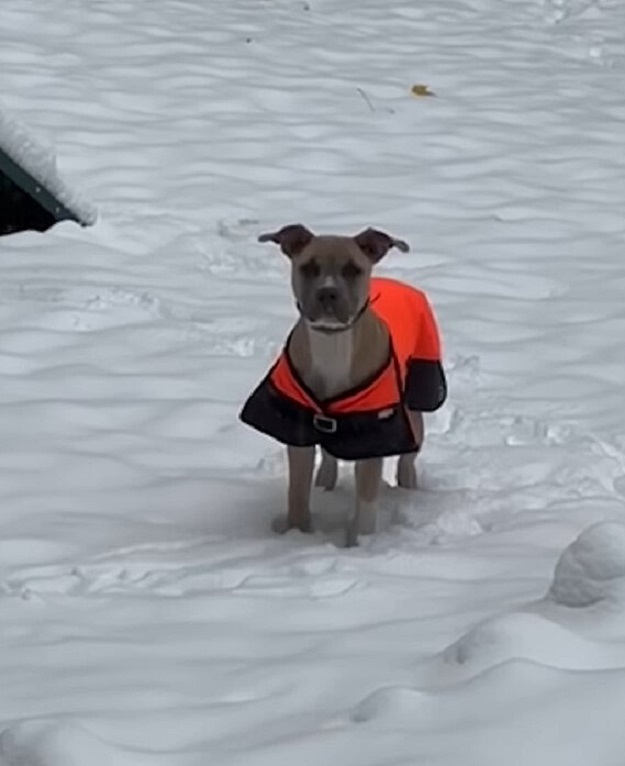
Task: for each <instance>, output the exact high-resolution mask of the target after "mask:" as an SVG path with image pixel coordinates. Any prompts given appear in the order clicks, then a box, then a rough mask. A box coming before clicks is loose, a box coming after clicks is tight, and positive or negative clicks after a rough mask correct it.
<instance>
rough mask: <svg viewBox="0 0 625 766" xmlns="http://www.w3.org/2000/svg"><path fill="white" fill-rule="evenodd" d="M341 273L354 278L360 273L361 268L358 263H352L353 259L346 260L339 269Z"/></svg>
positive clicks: (347, 277) (348, 277)
mask: <svg viewBox="0 0 625 766" xmlns="http://www.w3.org/2000/svg"><path fill="white" fill-rule="evenodd" d="M341 274H342V275H343V276H344V277H345V278H346V279H355V278H356V277H359V276H360V275H361V274H362V269H361V268H360V266H358V264H356V263H354V262H353V261H347V263H346V264H345V266H343V268H342V269H341Z"/></svg>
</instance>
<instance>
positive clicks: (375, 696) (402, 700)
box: [351, 686, 426, 727]
mask: <svg viewBox="0 0 625 766" xmlns="http://www.w3.org/2000/svg"><path fill="white" fill-rule="evenodd" d="M425 697H426V695H425V694H424V693H423V692H419V691H417V690H416V689H409V688H406V687H403V686H389V687H384V688H382V689H376V690H375V691H374V692H372V693H371V694H370V695H369V696H368V697H366V698H365V699H364V700H363V701H362V702H361V703H360V704H359V705H357V706H356V708H355V709H354V711H353V712H352V715H351V718H352V721H355V722H357V723H366V722H368V721H378V722H382V723H385V724H387V725H389V726H400V727H404V726H406V725H407V724H409V723H410V722H411V721H414V719H415V718H416V717H417V715H418V713H419V711H420V710H421V709H422V706H423V701H424V699H425Z"/></svg>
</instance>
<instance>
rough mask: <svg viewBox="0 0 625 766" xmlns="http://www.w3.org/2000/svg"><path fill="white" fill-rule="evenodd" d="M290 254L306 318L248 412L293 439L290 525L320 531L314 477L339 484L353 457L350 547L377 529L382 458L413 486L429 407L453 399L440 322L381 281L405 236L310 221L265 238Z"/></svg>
mask: <svg viewBox="0 0 625 766" xmlns="http://www.w3.org/2000/svg"><path fill="white" fill-rule="evenodd" d="M258 239H259V242H273V243H275V244H277V245H279V247H280V249H281V250H282V252H283V253H284V254H285V255H286V256H287V257H288V258H289V259H290V261H291V286H292V290H293V295H294V297H295V302H296V305H297V309H298V312H299V320H298V321H297V323H296V324H295V326H294V328H293V329H292V331H291V333H290V334H289V336H288V339H287V341H286V344H285V346H284V349H283V351H282V353H281V355H280V357H279V359H278V360H277V361H276V362H275V364H274V365H273V366H272V368H271V369H270V371H269V372H268V374H267V375H266V377H265V378H264V379H263V380H262V381H261V383H260V385H259V386H258V387H257V388H256V389H255V390H254V391H253V393H252V394H251V395H250V397H249V398H248V399H247V401H246V402H245V404H244V406H243V408H242V410H241V412H240V419H241V420H242V421H243V422H244V423H246V424H247V425H249V426H251V427H253V428H255V429H256V430H258V431H260V432H262V433H265V434H268V435H270V436H272V437H274V438H275V439H277V440H278V441H279V442H281V443H283V444H286V445H287V454H288V471H289V476H288V502H287V506H288V508H287V515H286V519H285V522H284V524H283V525H282V530H283V531H286V530H289V529H294V528H295V529H299V530H301V531H302V532H309V531H311V515H310V493H311V487H312V481H313V473H314V464H315V448H316V446H317V445H319V446H320V447H321V451H322V460H321V465H320V467H319V470H318V473H317V476H316V479H315V484H316V485H317V486H319V487H322V488H323V489H325V490H331V489H333V488H334V487H335V485H336V482H337V474H338V463H337V461H338V459H344V460H350V461H354V462H355V481H356V499H355V503H354V505H353V509H352V511H351V512H350V513H349V515H348V519H347V526H346V545H347V546H348V547H350V546H353V545H357V544H358V536H359V535H368V534H373V533H374V532H375V528H376V511H377V508H376V506H377V498H378V493H379V489H380V485H381V480H382V465H383V458H384V457H388V456H397V455H398V456H399V461H398V464H397V484H398V485H399V486H400V487H402V488H405V489H415V488H416V486H417V473H416V467H415V461H416V457H417V455H418V453H419V451H420V450H421V447H422V445H423V439H424V425H423V414H422V413H423V412H431V411H434V410H436V409H438V408H439V407H440V406H441V405H442V404H443V402H444V401H445V399H446V397H447V384H446V379H445V373H444V370H443V366H442V362H441V343H440V336H439V332H438V327H437V323H436V319H435V317H434V313H433V311H432V308H431V306H430V304H429V302H428V299H427V297H426V295H425V293H423V292H422V291H420V290H417V289H416V288H414V287H411V286H409V285H406V284H405V283H403V282H399V281H396V280H392V279H386V278H377V277H372V273H371V272H372V269H373V266H374V265H375V264H377V263H379V262H380V261H381V259H382V258H383V257H384V256H385V255H386V254H387V252H388V251H389V250H390V249H391V248H397V249H398V250H400V251H401V252H408V251H409V246H408V244H407V243H406V242H404V241H402V240H400V239H395V238H394V237H391V236H390V235H389V234H386V233H385V232H383V231H378V230H376V229H372V228H368V229H366V230H364V231H362V232H361V233H360V234H357V235H356V236H353V237H350V236H337V235H320V236H317V235H315V234H313V233H312V232H311V231H309V229H307V228H306V227H305V226H303V225H302V224H291V225H288V226H284V227H283V228H281V229H280V230H279V231H275V232H271V233H267V234H262V235H261V236H260V237H259V238H258Z"/></svg>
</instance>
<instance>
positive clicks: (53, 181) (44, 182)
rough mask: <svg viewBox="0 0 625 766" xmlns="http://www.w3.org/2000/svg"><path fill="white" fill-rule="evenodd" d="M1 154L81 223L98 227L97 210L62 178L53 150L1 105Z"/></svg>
mask: <svg viewBox="0 0 625 766" xmlns="http://www.w3.org/2000/svg"><path fill="white" fill-rule="evenodd" d="M0 151H3V152H4V153H5V154H6V155H7V156H8V157H9V159H11V160H12V161H13V162H14V163H16V164H17V165H19V167H21V168H22V169H23V170H25V171H26V172H27V173H28V174H29V175H30V176H32V178H33V179H34V180H35V181H37V182H38V183H39V184H41V186H42V187H44V188H45V189H46V190H47V191H48V192H49V193H50V194H52V195H53V196H54V197H56V199H57V200H58V201H59V202H60V203H62V205H63V206H64V207H65V208H66V209H67V210H68V211H69V212H70V213H72V214H73V215H74V216H75V217H76V219H77V220H78V221H79V223H81V224H83V225H90V224H93V223H95V221H96V218H97V211H96V209H95V207H94V206H93V205H92V204H91V203H90V202H88V201H87V200H85V199H84V198H83V197H82V196H81V195H80V194H78V193H77V192H75V191H74V190H73V189H71V188H70V187H69V186H68V184H67V183H66V182H65V181H64V180H63V178H62V177H61V176H60V174H59V172H58V169H57V165H56V156H55V153H54V149H53V148H52V147H51V146H50V145H46V144H45V143H44V142H43V141H42V140H41V138H39V137H37V138H35V137H34V136H33V134H32V132H31V131H30V130H28V128H27V127H26V126H25V125H24V123H23V122H21V121H20V120H17V119H16V118H15V117H13V116H9V115H8V114H7V112H6V110H5V108H4V107H3V106H2V104H0Z"/></svg>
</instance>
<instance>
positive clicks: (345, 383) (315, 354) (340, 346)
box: [305, 330, 353, 399]
mask: <svg viewBox="0 0 625 766" xmlns="http://www.w3.org/2000/svg"><path fill="white" fill-rule="evenodd" d="M308 342H309V349H310V367H309V369H308V370H307V372H306V376H305V378H306V383H307V384H308V386H309V387H310V388H311V389H312V391H313V392H314V394H315V395H316V396H317V397H318V398H320V399H329V398H331V397H334V396H337V395H339V394H341V393H343V392H344V391H347V390H348V389H350V388H351V387H352V381H351V372H352V358H353V337H352V333H351V332H349V331H348V332H340V333H334V334H326V333H320V332H315V331H314V330H310V331H309V333H308Z"/></svg>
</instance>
